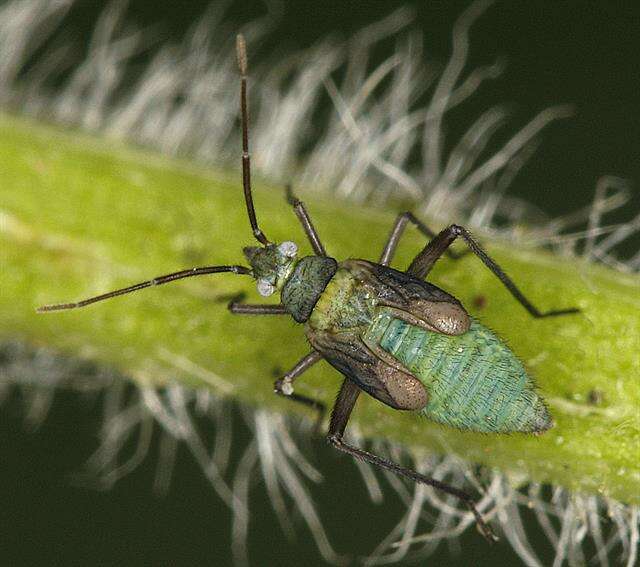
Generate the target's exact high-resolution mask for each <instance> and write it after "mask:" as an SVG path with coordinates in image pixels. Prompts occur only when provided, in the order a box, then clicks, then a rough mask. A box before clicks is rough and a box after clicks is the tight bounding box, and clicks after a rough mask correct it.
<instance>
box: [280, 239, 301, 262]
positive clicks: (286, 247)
mask: <svg viewBox="0 0 640 567" xmlns="http://www.w3.org/2000/svg"><path fill="white" fill-rule="evenodd" d="M278 250H280V253H281V254H282V255H283V256H286V257H287V258H293V257H294V256H295V255H296V254H297V253H298V246H297V245H296V243H295V242H291V241H289V240H287V241H286V242H283V243H282V244H280V246H278Z"/></svg>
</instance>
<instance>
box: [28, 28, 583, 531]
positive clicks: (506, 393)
mask: <svg viewBox="0 0 640 567" xmlns="http://www.w3.org/2000/svg"><path fill="white" fill-rule="evenodd" d="M236 49H237V57H238V65H239V68H240V75H241V79H240V113H241V123H242V180H243V189H244V199H245V205H246V210H247V215H248V218H249V223H250V225H251V229H252V231H253V235H254V237H255V239H256V240H257V241H258V243H259V246H248V247H245V248H244V249H243V251H244V255H245V257H246V260H247V262H248V264H249V266H244V265H228V266H204V267H198V268H191V269H187V270H182V271H179V272H175V273H171V274H168V275H164V276H160V277H156V278H153V279H151V280H148V281H145V282H141V283H138V284H135V285H132V286H129V287H126V288H123V289H118V290H115V291H111V292H108V293H105V294H103V295H98V296H96V297H91V298H89V299H85V300H82V301H79V302H76V303H62V304H54V305H45V306H43V307H40V308H39V309H38V311H40V312H44V311H57V310H63V309H75V308H78V307H84V306H86V305H90V304H92V303H96V302H98V301H103V300H105V299H109V298H112V297H116V296H119V295H124V294H127V293H130V292H133V291H137V290H140V289H143V288H147V287H151V286H156V285H162V284H166V283H169V282H173V281H176V280H179V279H183V278H189V277H194V276H201V275H207V274H217V273H232V274H237V275H246V276H251V277H253V278H254V279H255V280H256V283H257V289H258V292H259V293H260V295H262V296H270V295H272V294H274V293H276V292H279V293H280V298H281V301H280V304H278V305H272V304H264V305H260V304H248V303H243V302H242V301H241V300H238V299H237V298H236V299H234V300H231V302H230V303H229V305H228V307H229V309H230V311H231V312H233V313H236V314H245V315H289V316H291V317H293V319H294V320H295V321H296V322H297V323H301V324H304V328H305V334H306V337H307V339H308V341H309V343H310V345H311V351H310V352H309V353H308V354H307V355H306V356H304V357H303V358H302V359H301V360H300V361H299V362H298V363H297V364H296V365H295V366H294V367H293V368H292V369H291V370H290V371H289V372H287V373H286V374H285V375H284V376H283V377H282V378H280V379H278V380H277V381H276V382H275V392H276V393H277V394H279V395H282V396H285V397H287V398H289V399H291V400H293V401H296V402H298V403H301V404H304V405H306V406H309V407H311V408H314V409H315V410H316V411H317V412H318V416H319V419H321V418H322V416H323V415H324V413H325V406H324V404H323V403H322V402H320V401H317V400H314V399H312V398H309V397H307V396H303V395H301V394H297V393H295V391H294V383H295V381H296V380H297V379H298V378H299V377H300V375H302V374H303V373H304V372H305V371H306V370H307V369H308V368H310V367H311V366H313V365H314V364H316V363H317V362H318V361H320V360H323V359H324V360H326V361H327V362H328V363H329V364H331V365H332V366H333V367H334V368H336V369H337V370H338V371H339V372H340V373H342V374H343V375H344V380H343V382H342V385H341V387H340V391H339V393H338V397H337V399H336V402H335V405H334V406H333V410H332V412H331V418H330V423H329V431H328V440H329V442H330V443H331V445H333V446H334V447H335V448H337V449H339V450H340V451H343V452H345V453H347V454H349V455H352V456H353V457H355V458H356V459H361V460H363V461H365V462H367V463H370V464H372V465H375V466H378V467H381V468H383V469H387V470H389V471H391V472H393V473H395V474H397V475H400V476H403V477H406V478H408V479H410V480H412V481H415V482H418V483H423V484H426V485H429V486H432V487H434V488H436V489H438V490H441V491H443V492H445V493H447V494H451V495H453V496H456V497H458V498H459V499H460V500H461V501H462V502H463V503H464V504H465V505H466V506H467V507H468V509H469V510H470V511H471V512H472V513H473V515H474V517H475V520H476V523H477V525H478V527H479V528H480V531H481V533H482V534H483V535H484V536H485V538H487V539H488V540H489V541H494V540H495V539H496V537H495V535H494V533H493V531H492V529H491V528H490V526H489V525H488V524H487V523H486V522H485V521H484V519H483V518H482V516H481V514H480V513H479V512H478V510H477V509H476V507H475V504H474V500H473V498H472V497H471V496H470V495H469V494H467V493H466V492H464V491H462V490H460V489H458V488H456V487H453V486H449V485H447V484H445V483H443V482H440V481H438V480H436V479H433V478H430V477H428V476H425V475H423V474H419V473H417V472H415V471H413V470H411V469H408V468H405V467H403V466H401V465H399V464H396V463H394V462H392V461H390V460H387V459H385V458H382V457H379V456H377V455H374V454H372V453H369V452H367V451H364V450H362V449H360V448H358V447H355V446H352V445H350V444H348V443H347V442H346V441H345V440H344V432H345V429H346V426H347V422H348V420H349V417H350V415H351V412H352V411H353V409H354V406H355V403H356V400H357V399H358V396H359V395H360V393H361V392H362V391H364V392H366V393H367V394H369V395H371V396H373V397H374V398H376V399H377V400H379V401H381V402H382V403H384V404H386V405H387V406H390V407H391V408H393V409H396V410H407V411H415V412H420V413H421V414H422V415H424V416H426V417H428V418H430V419H431V420H433V421H436V422H438V423H442V424H445V425H449V426H452V427H456V428H459V429H463V430H471V431H481V432H486V433H506V432H531V433H541V432H544V431H545V430H547V429H549V428H550V427H551V425H552V421H551V418H550V416H549V413H548V411H547V408H546V406H545V403H544V401H543V399H542V398H541V397H540V396H539V395H538V394H537V393H536V390H535V388H534V384H533V381H532V380H531V378H530V377H529V376H528V375H527V373H526V371H525V369H524V367H523V366H522V364H521V363H520V361H519V360H518V359H517V358H516V356H515V355H514V354H513V353H512V352H511V351H510V350H509V348H508V347H507V346H506V345H505V344H504V343H503V342H502V341H501V340H500V339H499V338H498V337H497V336H496V335H495V334H494V333H492V332H491V331H489V330H488V329H487V328H486V327H484V326H483V325H481V324H480V323H479V322H478V321H476V320H475V319H473V318H472V317H470V316H469V315H468V313H467V312H466V310H465V308H464V307H463V306H462V304H461V303H460V301H458V300H457V299H456V298H455V297H454V296H452V295H450V294H449V293H447V292H445V291H443V290H442V289H440V288H438V287H436V286H435V285H433V284H431V283H428V282H426V281H425V277H426V276H427V275H428V274H429V272H430V271H431V269H432V268H433V266H434V264H435V262H436V260H437V259H438V258H439V257H440V256H442V255H443V254H445V253H447V254H449V255H450V256H451V257H452V258H454V259H455V258H459V257H460V255H461V254H456V253H454V252H453V251H451V250H448V248H449V246H450V245H451V244H452V243H453V242H454V241H455V240H456V239H457V238H461V239H462V240H463V241H464V242H465V243H466V244H467V246H468V247H469V249H470V251H471V252H472V253H473V254H475V255H476V256H477V257H478V258H479V259H480V260H481V261H482V262H483V263H484V265H485V266H486V267H487V268H488V269H489V270H491V272H493V274H495V276H497V277H498V278H499V280H500V281H501V282H502V283H503V284H504V286H505V287H506V288H507V290H508V291H509V292H510V293H511V295H512V296H513V297H514V298H515V299H516V300H517V301H519V302H520V303H521V304H522V306H523V307H524V308H525V309H526V310H527V311H528V312H529V313H530V314H531V315H532V316H533V317H536V318H542V317H551V316H557V315H565V314H569V313H576V312H577V311H578V310H577V309H562V310H556V311H547V312H540V311H539V310H538V309H537V308H536V307H535V306H534V305H533V304H532V303H531V302H530V301H529V300H528V299H527V298H526V297H525V296H524V295H523V293H522V292H521V291H520V290H519V289H518V287H516V285H515V283H514V282H513V281H512V280H511V279H510V278H509V277H508V276H507V275H506V274H505V272H504V271H503V270H502V269H501V268H500V266H498V264H496V262H495V261H494V260H493V259H491V257H490V256H489V255H488V254H487V253H486V252H485V251H484V249H483V248H482V247H481V246H480V245H479V244H478V242H476V240H475V239H474V238H473V237H472V236H471V234H470V233H469V232H468V231H467V230H466V229H465V228H463V227H461V226H458V225H451V226H449V227H448V228H446V229H444V230H442V231H441V232H439V233H438V234H436V233H434V232H432V231H431V230H430V229H429V228H428V227H427V226H426V225H425V224H423V223H422V222H421V221H420V220H418V219H417V218H416V217H415V216H413V215H412V214H411V213H409V212H405V213H402V214H400V215H399V216H398V217H397V219H396V221H395V224H394V225H393V228H392V230H391V232H390V234H389V237H388V240H387V242H386V245H385V247H384V250H383V252H382V254H381V256H380V259H379V260H378V262H371V261H368V260H360V259H349V260H346V261H343V262H338V261H337V260H335V259H334V258H332V257H330V256H328V255H327V253H326V251H325V248H324V246H323V244H322V242H321V240H320V237H319V236H318V233H317V232H316V229H315V227H314V225H313V223H312V221H311V218H310V216H309V214H308V212H307V210H306V208H305V206H304V204H303V203H302V202H301V201H300V200H298V199H297V198H296V197H295V196H294V195H293V193H292V191H291V189H290V187H289V188H287V193H286V196H287V200H288V202H289V204H290V205H291V206H292V208H293V211H294V213H295V214H296V216H297V217H298V219H299V221H300V223H301V225H302V228H303V230H304V232H305V234H306V236H307V238H308V240H309V243H310V244H311V247H312V249H313V255H311V256H304V257H302V258H298V255H297V252H298V249H297V246H296V244H294V243H293V242H289V241H287V242H282V243H274V242H271V241H270V240H269V239H268V238H267V236H266V235H265V233H264V232H263V231H262V230H261V229H260V227H259V225H258V221H257V218H256V213H255V209H254V205H253V198H252V191H251V165H250V155H249V127H248V111H247V55H246V46H245V41H244V39H243V37H242V36H238V38H237V46H236ZM409 223H411V224H413V225H415V226H416V227H417V229H418V230H419V231H420V232H421V233H422V234H423V235H424V236H425V237H427V238H428V239H430V240H429V241H428V243H427V244H426V245H425V247H424V248H423V249H422V251H421V252H420V253H419V254H418V255H417V256H416V257H415V258H414V259H413V261H412V262H411V264H410V265H409V267H408V268H407V270H406V271H405V272H401V271H398V270H396V269H394V268H391V267H390V264H391V261H392V260H393V257H394V253H395V251H396V248H397V246H398V243H399V241H400V239H401V237H402V234H403V232H404V230H405V229H406V227H407V225H408V224H409Z"/></svg>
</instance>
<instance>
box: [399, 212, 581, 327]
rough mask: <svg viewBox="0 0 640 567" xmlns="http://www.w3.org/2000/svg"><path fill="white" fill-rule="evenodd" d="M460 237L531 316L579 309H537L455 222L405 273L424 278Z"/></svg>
mask: <svg viewBox="0 0 640 567" xmlns="http://www.w3.org/2000/svg"><path fill="white" fill-rule="evenodd" d="M459 236H460V237H462V239H463V240H464V241H465V242H466V244H467V246H469V248H470V249H471V251H472V252H473V253H474V254H475V255H476V256H477V257H478V258H480V260H482V263H483V264H484V265H485V266H487V268H489V269H490V270H491V271H492V272H493V273H494V274H495V275H496V277H497V278H498V279H499V280H500V281H501V282H502V283H503V285H504V286H505V287H506V288H507V289H508V290H509V292H510V293H511V295H513V297H514V298H515V299H517V300H518V301H519V302H520V304H521V305H522V306H523V307H524V308H525V309H526V310H527V311H528V312H529V313H530V314H531V315H532V316H533V317H537V318H540V317H552V316H555V315H566V314H569V313H578V312H579V311H580V310H579V309H577V308H575V307H574V308H571V309H558V310H554V311H546V312H541V311H539V310H538V309H537V308H536V307H535V306H534V305H533V304H532V303H531V302H530V301H529V300H528V299H527V298H526V297H525V296H524V295H523V293H522V292H521V291H520V290H519V289H518V287H517V286H516V284H515V283H513V280H511V278H510V277H509V276H507V274H505V273H504V271H503V270H502V268H501V267H500V266H498V264H496V262H495V261H494V260H493V259H492V258H491V257H490V256H489V255H488V254H487V253H486V252H485V251H484V250H483V249H482V247H481V246H480V244H478V243H477V242H476V241H475V240H474V238H473V237H472V236H471V234H470V233H469V231H468V230H467V229H466V228H464V227H462V226H458V225H457V224H452V225H451V226H449V227H447V228H445V229H444V230H443V231H442V232H440V234H438V235H437V236H436V237H435V238H434V239H433V240H431V242H429V244H427V245H426V246H425V247H424V248H423V249H422V251H421V252H420V253H419V254H418V255H417V256H416V257H415V258H414V259H413V262H411V265H410V266H409V268H408V269H407V273H409V274H412V275H414V276H416V277H418V278H424V277H426V275H427V274H428V273H429V272H430V271H431V268H433V265H434V264H435V262H436V260H437V259H438V258H439V257H440V256H442V254H443V253H444V252H445V251H446V250H447V248H448V247H449V246H451V244H452V243H453V241H454V240H455V239H456V238H458V237H459Z"/></svg>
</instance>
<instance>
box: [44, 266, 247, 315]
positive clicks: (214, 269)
mask: <svg viewBox="0 0 640 567" xmlns="http://www.w3.org/2000/svg"><path fill="white" fill-rule="evenodd" d="M221 272H232V273H234V274H241V275H251V270H250V269H249V268H246V267H244V266H203V267H202V268H190V269H188V270H181V271H180V272H174V273H172V274H167V275H166V276H159V277H157V278H153V279H152V280H147V281H146V282H140V283H137V284H135V285H131V286H129V287H125V288H122V289H116V290H115V291H110V292H108V293H103V294H102V295H96V296H95V297H90V298H89V299H83V300H82V301H78V302H76V303H56V304H53V305H43V306H42V307H38V309H36V311H37V312H38V313H44V312H46V311H63V310H65V309H77V308H78V307H84V306H85V305H91V304H92V303H96V302H98V301H104V300H105V299H110V298H111V297H116V296H118V295H124V294H126V293H131V292H132V291H138V290H139V289H144V288H145V287H152V286H155V285H162V284H166V283H169V282H173V281H175V280H181V279H182V278H191V277H193V276H202V275H205V274H219V273H221Z"/></svg>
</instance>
